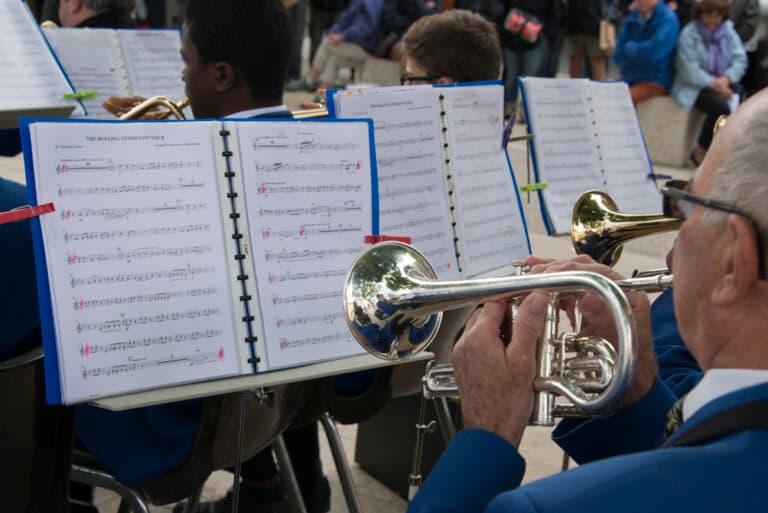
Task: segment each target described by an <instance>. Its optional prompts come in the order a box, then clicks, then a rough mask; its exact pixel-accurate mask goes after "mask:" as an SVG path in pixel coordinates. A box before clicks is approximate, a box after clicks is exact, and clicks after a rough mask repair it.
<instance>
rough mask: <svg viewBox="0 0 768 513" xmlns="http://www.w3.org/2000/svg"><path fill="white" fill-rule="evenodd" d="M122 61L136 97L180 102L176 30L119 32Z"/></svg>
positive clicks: (181, 63) (182, 64)
mask: <svg viewBox="0 0 768 513" xmlns="http://www.w3.org/2000/svg"><path fill="white" fill-rule="evenodd" d="M117 34H118V38H119V39H120V45H121V47H122V49H123V60H124V61H125V67H126V70H127V71H128V78H129V80H130V82H131V88H132V89H133V94H134V95H136V96H143V97H145V98H146V97H150V96H157V95H162V96H168V97H170V98H172V99H174V100H176V101H179V100H181V99H182V98H184V82H183V81H182V80H181V71H182V69H184V62H183V61H182V59H181V54H180V53H179V52H180V51H181V37H180V36H179V32H178V31H176V30H119V31H118V32H117Z"/></svg>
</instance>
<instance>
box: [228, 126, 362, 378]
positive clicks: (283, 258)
mask: <svg viewBox="0 0 768 513" xmlns="http://www.w3.org/2000/svg"><path fill="white" fill-rule="evenodd" d="M368 127H369V125H368V123H365V122H349V123H333V124H330V123H324V122H301V123H296V122H292V121H286V122H270V123H249V122H237V133H238V142H239V147H240V153H241V156H240V157H241V165H242V174H243V180H244V188H245V197H246V201H245V203H246V208H247V212H248V216H247V217H248V223H249V231H250V240H251V245H252V247H251V256H252V258H253V262H254V268H255V269H256V275H257V283H258V288H259V291H258V292H259V294H258V295H259V304H260V306H261V315H262V325H263V326H264V330H265V333H266V350H267V361H268V367H269V368H270V369H274V368H281V367H289V366H294V365H301V364H305V363H310V362H315V361H320V360H330V359H335V358H340V357H344V356H350V355H355V354H361V353H362V351H363V349H362V348H361V347H360V346H359V344H358V343H357V342H355V340H354V338H353V337H352V335H351V333H350V331H349V328H347V324H346V321H345V320H344V315H343V308H342V304H343V302H342V290H343V285H344V279H345V276H346V273H347V270H348V269H349V267H350V265H351V264H352V261H353V260H354V259H355V258H356V257H357V256H358V255H359V254H360V253H361V252H362V251H363V250H364V249H365V247H366V245H365V243H364V237H365V236H366V235H369V234H371V232H372V200H371V197H372V196H371V195H372V190H371V187H372V186H371V173H372V171H371V160H372V156H371V154H370V149H369V148H370V144H369V138H370V133H369V129H368Z"/></svg>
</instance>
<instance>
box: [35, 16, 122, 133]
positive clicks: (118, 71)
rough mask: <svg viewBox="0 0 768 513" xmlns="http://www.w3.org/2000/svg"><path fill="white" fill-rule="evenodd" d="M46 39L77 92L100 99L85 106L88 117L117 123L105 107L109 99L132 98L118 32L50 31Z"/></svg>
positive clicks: (87, 30) (86, 103) (61, 29)
mask: <svg viewBox="0 0 768 513" xmlns="http://www.w3.org/2000/svg"><path fill="white" fill-rule="evenodd" d="M45 37H46V38H47V39H48V42H49V43H50V44H51V47H52V48H53V51H54V52H56V56H57V57H58V58H59V62H61V65H62V66H63V67H64V69H65V70H67V74H68V76H69V79H70V80H71V81H72V85H73V86H74V87H75V89H76V90H77V91H93V90H95V91H96V93H97V94H96V98H94V99H92V100H85V101H84V102H83V103H84V104H85V108H86V109H87V110H88V117H91V118H97V119H114V117H115V116H114V115H113V114H112V113H110V112H108V111H107V110H106V109H104V107H102V103H104V101H106V99H107V98H108V97H109V96H131V89H130V86H129V83H128V75H127V72H126V70H125V65H124V64H123V60H122V56H121V55H120V50H119V48H118V47H117V32H116V31H115V30H113V29H98V28H97V29H80V28H54V29H46V30H45Z"/></svg>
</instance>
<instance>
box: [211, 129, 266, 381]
mask: <svg viewBox="0 0 768 513" xmlns="http://www.w3.org/2000/svg"><path fill="white" fill-rule="evenodd" d="M219 135H220V136H221V138H222V140H223V141H224V151H222V152H221V156H222V157H224V160H225V162H226V169H227V170H226V172H225V173H224V177H225V178H226V179H227V182H228V183H229V191H228V192H227V198H229V201H230V207H231V212H230V214H229V218H230V219H231V220H232V229H233V230H232V239H233V240H234V241H235V247H236V250H237V251H236V253H235V256H234V258H235V261H236V262H237V265H238V275H237V280H238V281H239V282H240V287H241V295H240V302H241V303H242V304H243V313H244V315H243V316H242V321H243V322H244V323H245V325H246V331H247V336H246V337H245V339H244V342H245V343H246V344H251V354H253V357H251V358H248V360H247V361H248V363H249V364H251V365H252V366H253V370H254V372H256V371H257V367H256V364H257V363H259V362H260V361H261V358H259V357H258V356H256V355H255V351H254V350H253V344H255V343H256V342H258V340H259V338H258V337H257V336H256V335H254V333H253V324H252V323H253V321H254V320H255V319H256V318H255V317H254V316H253V315H252V314H251V306H250V303H251V301H253V296H251V295H250V294H248V287H247V284H246V282H247V281H248V280H249V279H250V277H249V276H248V274H246V272H245V258H246V255H245V253H244V252H243V233H242V232H241V231H240V226H239V223H238V220H239V219H240V215H241V214H240V212H238V211H237V205H236V203H235V200H236V199H237V198H238V193H237V192H235V184H234V180H233V179H234V177H235V172H234V171H232V161H231V159H232V157H233V156H234V153H233V152H232V151H231V150H230V149H229V147H228V143H227V137H228V136H229V135H230V131H229V130H224V129H222V130H220V131H219Z"/></svg>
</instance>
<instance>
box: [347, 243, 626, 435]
mask: <svg viewBox="0 0 768 513" xmlns="http://www.w3.org/2000/svg"><path fill="white" fill-rule="evenodd" d="M436 278H437V275H436V273H435V271H434V269H433V268H432V266H431V265H430V264H429V262H428V261H427V259H426V258H425V257H424V256H422V255H421V253H419V252H418V251H416V250H415V249H413V248H412V247H410V246H408V245H406V244H402V243H397V242H388V243H381V244H377V245H376V246H374V247H372V248H370V249H368V250H367V251H365V252H364V253H363V254H362V255H360V256H359V257H358V258H357V260H356V261H355V262H354V263H353V264H352V267H351V269H350V271H349V273H348V274H347V279H346V283H345V287H344V301H345V305H344V308H345V314H346V319H347V323H348V325H349V327H350V329H351V330H352V332H353V334H354V336H355V338H357V340H358V341H359V342H360V344H362V346H363V347H364V348H365V349H366V350H368V351H369V352H370V353H372V354H374V355H375V356H378V357H380V358H384V359H388V360H400V359H404V358H407V357H409V356H410V355H413V354H415V353H418V352H419V351H421V350H423V349H424V348H425V347H426V346H428V345H429V343H430V342H431V341H432V339H433V338H434V336H435V334H436V333H437V330H438V328H439V326H440V321H441V318H442V312H443V311H446V310H452V309H456V308H460V307H462V306H467V305H471V304H477V303H483V302H485V301H496V300H508V299H513V298H519V297H521V296H524V295H526V294H528V293H530V292H532V291H534V290H544V291H547V292H548V293H549V295H550V305H549V309H548V312H547V326H546V331H545V336H544V339H543V340H542V341H541V343H540V347H539V354H538V355H537V360H538V374H537V376H538V377H537V378H536V382H535V383H534V388H535V394H536V399H535V405H534V413H533V417H532V418H531V423H533V424H538V425H551V424H552V423H553V417H556V416H557V417H560V416H567V415H575V414H578V415H605V414H609V413H610V412H612V411H613V410H614V409H615V408H616V407H617V406H618V405H619V404H620V402H621V398H622V397H623V395H624V392H625V391H626V389H627V387H628V386H629V383H630V382H631V381H632V376H633V373H634V354H635V332H634V318H633V316H632V312H631V308H630V305H629V301H628V300H627V298H626V296H625V295H624V293H623V292H622V291H621V288H620V287H619V285H617V284H616V283H614V282H613V281H611V280H610V279H608V278H606V277H605V276H601V275H599V274H595V273H589V272H561V273H550V274H540V275H521V276H509V277H503V278H483V279H474V280H464V281H447V282H438V281H435V280H436ZM586 291H591V292H594V293H596V294H598V295H600V296H601V297H602V298H603V299H604V300H605V302H606V304H607V305H608V308H609V310H610V311H611V313H612V314H613V317H614V320H615V324H616V328H617V333H618V337H617V344H616V349H614V347H613V345H612V344H610V343H609V342H608V341H606V340H603V339H599V338H594V337H579V336H577V333H578V331H579V330H578V329H576V330H575V331H574V332H570V333H564V334H562V335H558V327H559V326H558V320H559V312H558V298H559V297H560V295H561V294H564V293H571V294H576V295H581V294H584V293H585V292H586ZM577 328H578V326H577ZM555 396H562V397H565V398H566V399H567V400H568V401H569V402H570V405H555V404H554V398H555Z"/></svg>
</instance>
